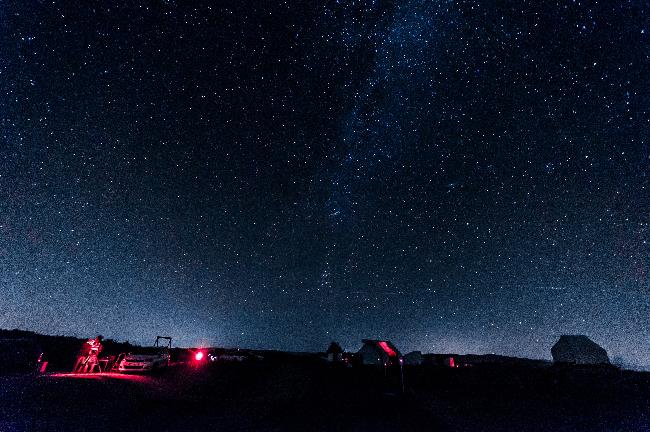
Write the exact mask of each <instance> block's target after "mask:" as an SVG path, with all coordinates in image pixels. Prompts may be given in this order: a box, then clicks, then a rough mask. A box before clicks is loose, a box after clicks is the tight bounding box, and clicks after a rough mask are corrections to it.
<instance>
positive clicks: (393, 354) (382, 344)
mask: <svg viewBox="0 0 650 432" xmlns="http://www.w3.org/2000/svg"><path fill="white" fill-rule="evenodd" d="M378 344H379V346H380V347H381V349H383V350H384V352H385V353H386V354H388V357H397V353H396V352H395V351H394V350H393V349H392V348H391V347H389V346H388V343H386V342H384V341H380V342H378Z"/></svg>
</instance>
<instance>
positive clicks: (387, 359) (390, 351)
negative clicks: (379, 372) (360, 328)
mask: <svg viewBox="0 0 650 432" xmlns="http://www.w3.org/2000/svg"><path fill="white" fill-rule="evenodd" d="M362 342H363V346H361V349H359V352H358V355H359V358H360V359H361V363H362V364H364V365H368V364H369V365H377V366H390V365H394V364H398V363H399V361H400V359H401V357H402V355H401V354H400V352H399V350H398V349H397V348H395V345H393V344H392V343H391V342H390V341H382V340H373V339H363V340H362Z"/></svg>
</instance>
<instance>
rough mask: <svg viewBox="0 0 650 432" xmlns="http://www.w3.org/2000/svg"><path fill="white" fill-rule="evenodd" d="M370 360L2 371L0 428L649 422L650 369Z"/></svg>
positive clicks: (630, 426)
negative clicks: (131, 372) (351, 364)
mask: <svg viewBox="0 0 650 432" xmlns="http://www.w3.org/2000/svg"><path fill="white" fill-rule="evenodd" d="M405 376H406V392H405V393H404V394H401V393H400V392H399V391H396V390H397V389H398V388H397V387H392V386H391V385H386V383H385V381H384V377H383V374H382V373H381V372H379V371H377V370H375V369H372V368H370V369H359V368H338V367H333V366H332V365H330V364H325V363H321V362H319V361H316V360H315V359H300V360H293V361H286V360H285V361H279V360H276V361H268V360H267V361H257V362H249V363H242V364H236V363H235V364H232V363H231V364H228V363H223V364H210V365H206V367H203V368H201V369H192V368H189V367H186V366H178V367H174V368H171V369H170V370H168V371H166V372H164V373H162V374H159V375H154V376H127V377H124V376H94V377H92V378H72V377H65V376H57V375H46V376H34V375H31V376H30V375H11V376H0V431H3V432H5V431H7V432H14V431H57V432H60V431H82V430H92V431H195V430H201V431H217V430H218V431H245V430H263V431H284V430H289V431H330V430H334V431H366V430H369V431H388V430H390V431H395V430H420V429H421V430H431V431H590V432H591V431H650V374H649V373H640V372H628V371H619V370H614V369H611V370H608V369H566V368H554V367H553V368H521V367H520V368H513V367H507V366H503V365H494V364H491V365H483V366H475V367H470V368H459V369H448V368H447V369H446V368H440V367H415V368H411V369H407V370H406V372H405Z"/></svg>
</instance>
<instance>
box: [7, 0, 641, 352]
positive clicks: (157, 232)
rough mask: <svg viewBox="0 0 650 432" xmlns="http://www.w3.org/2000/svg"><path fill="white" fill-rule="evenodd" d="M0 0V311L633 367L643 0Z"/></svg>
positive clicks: (37, 320)
mask: <svg viewBox="0 0 650 432" xmlns="http://www.w3.org/2000/svg"><path fill="white" fill-rule="evenodd" d="M122 3H123V2H113V1H96V2H85V3H84V5H83V6H79V4H78V2H72V1H43V2H35V1H34V2H25V1H9V2H5V3H4V4H3V5H2V6H1V7H0V20H1V22H2V26H1V27H0V43H1V45H0V46H1V47H2V49H1V50H0V72H1V73H0V121H1V123H0V127H1V130H0V132H1V136H2V143H1V144H0V145H1V147H0V191H1V193H2V199H1V201H0V270H1V273H0V294H2V299H3V303H2V304H3V307H2V311H1V314H0V327H4V328H14V327H19V328H26V329H32V330H37V331H41V332H46V333H57V334H74V335H83V336H85V335H87V334H97V333H101V334H104V335H105V336H107V337H113V338H116V339H120V340H125V339H128V340H131V341H135V342H140V343H150V341H151V340H152V339H153V337H155V335H156V334H170V335H172V336H174V337H175V338H176V339H177V341H178V343H179V344H184V345H191V344H199V343H204V344H215V345H226V346H245V347H264V348H282V349H289V350H324V349H325V348H326V346H327V344H328V343H329V341H331V340H337V341H339V342H340V343H341V344H342V345H343V346H344V347H345V348H347V349H350V350H354V349H356V348H357V347H358V346H359V341H360V339H361V338H368V337H381V338H388V339H391V340H393V341H394V342H395V344H396V345H397V346H398V347H400V348H401V349H402V350H403V351H409V350H411V349H418V350H422V351H424V352H474V353H485V352H495V353H500V354H509V355H518V356H530V357H537V358H549V357H550V347H551V345H552V344H553V343H554V342H555V341H556V340H557V338H558V337H559V335H561V334H574V333H579V334H587V335H589V336H590V337H591V338H592V339H593V340H595V341H597V342H599V343H601V344H602V345H603V346H604V347H605V348H607V349H608V350H609V352H610V354H611V355H612V356H613V357H621V358H622V361H624V362H628V363H633V364H637V365H648V364H650V348H649V347H648V344H647V341H648V340H649V339H650V330H649V328H650V326H649V324H650V322H649V319H650V318H649V316H650V314H649V312H650V311H649V306H650V282H649V277H650V275H649V274H648V265H649V264H650V263H649V261H648V257H649V256H650V248H649V246H648V237H649V235H648V234H649V233H648V229H649V228H648V223H649V222H650V221H649V220H648V214H650V194H649V193H648V187H649V185H648V171H649V168H650V159H649V157H650V154H649V146H648V136H649V132H650V115H649V113H648V110H649V109H650V84H648V83H649V82H650V81H648V79H647V77H648V76H650V59H649V55H650V43H649V40H648V35H649V34H650V33H649V32H650V22H649V20H648V11H647V5H646V3H645V2H641V1H638V2H637V1H630V2H624V3H620V4H610V2H595V1H594V2H591V1H582V2H575V1H558V2H555V3H548V4H543V2H526V1H523V2H522V1H498V2H479V1H476V2H441V1H440V2H436V1H417V0H406V1H379V0H376V1H343V0H341V1H328V2H324V3H320V4H314V3H313V2H277V3H273V2H271V3H269V2H255V1H244V2H241V1H237V2H217V3H215V2H191V4H182V3H181V2H174V1H142V2H134V4H133V5H131V6H124V5H123V4H122Z"/></svg>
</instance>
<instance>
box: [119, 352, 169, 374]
mask: <svg viewBox="0 0 650 432" xmlns="http://www.w3.org/2000/svg"><path fill="white" fill-rule="evenodd" d="M167 366H169V351H167V350H161V351H160V352H158V353H155V354H131V353H129V354H127V355H125V356H124V358H123V359H121V360H120V362H119V365H118V368H117V370H118V371H119V372H153V371H156V370H160V369H164V368H166V367H167Z"/></svg>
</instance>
